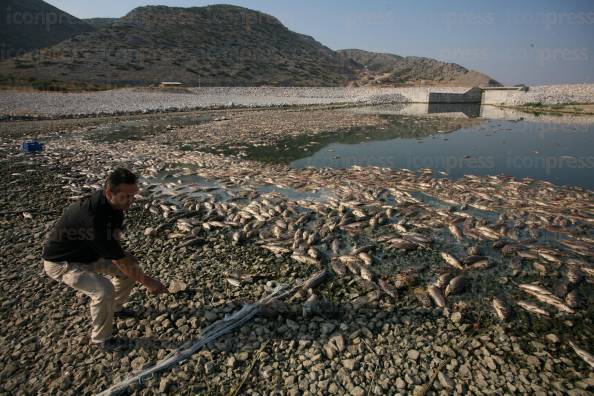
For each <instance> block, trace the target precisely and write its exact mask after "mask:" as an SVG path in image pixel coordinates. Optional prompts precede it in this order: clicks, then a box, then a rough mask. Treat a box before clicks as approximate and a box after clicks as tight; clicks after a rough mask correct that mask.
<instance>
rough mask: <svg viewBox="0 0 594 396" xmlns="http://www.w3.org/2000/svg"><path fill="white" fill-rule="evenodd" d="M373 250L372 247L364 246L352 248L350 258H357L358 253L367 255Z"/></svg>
mask: <svg viewBox="0 0 594 396" xmlns="http://www.w3.org/2000/svg"><path fill="white" fill-rule="evenodd" d="M373 248H374V245H364V246H360V247H357V248H353V250H352V251H351V256H357V255H358V254H359V253H367V252H369V251H370V250H371V249H373Z"/></svg>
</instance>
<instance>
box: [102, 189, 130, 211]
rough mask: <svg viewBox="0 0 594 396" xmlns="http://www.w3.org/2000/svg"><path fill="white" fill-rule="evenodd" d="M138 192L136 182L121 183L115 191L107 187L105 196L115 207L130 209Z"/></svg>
mask: <svg viewBox="0 0 594 396" xmlns="http://www.w3.org/2000/svg"><path fill="white" fill-rule="evenodd" d="M137 193H138V186H137V185H136V184H120V185H119V186H118V188H117V189H116V191H115V192H114V191H111V190H110V189H109V187H107V189H106V190H105V197H106V198H107V200H108V201H109V203H110V204H111V206H113V207H114V208H115V209H119V210H128V209H130V206H131V205H132V202H134V195H136V194H137Z"/></svg>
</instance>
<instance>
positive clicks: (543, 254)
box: [538, 250, 560, 263]
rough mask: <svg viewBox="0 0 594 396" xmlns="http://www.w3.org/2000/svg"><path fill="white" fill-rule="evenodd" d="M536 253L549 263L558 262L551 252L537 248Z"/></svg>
mask: <svg viewBox="0 0 594 396" xmlns="http://www.w3.org/2000/svg"><path fill="white" fill-rule="evenodd" d="M538 255H539V256H540V257H542V258H543V259H545V260H547V261H550V262H551V263H558V262H560V260H559V259H558V258H557V257H555V256H553V255H552V254H550V253H548V252H545V251H542V250H539V251H538Z"/></svg>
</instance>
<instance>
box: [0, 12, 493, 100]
mask: <svg viewBox="0 0 594 396" xmlns="http://www.w3.org/2000/svg"><path fill="white" fill-rule="evenodd" d="M5 1H9V2H10V4H11V5H12V6H13V8H12V10H11V8H10V7H9V8H8V11H6V9H4V11H3V12H14V10H17V9H18V10H21V11H22V12H24V10H30V11H28V12H30V13H37V14H39V15H43V13H44V12H50V10H54V11H51V12H54V13H60V14H59V15H63V17H62V18H58V19H59V22H60V23H58V24H56V25H52V24H50V25H51V26H49V27H50V28H51V30H50V31H49V34H48V33H46V32H44V31H40V30H39V29H42V30H43V29H44V27H43V25H41V26H38V25H33V26H27V28H26V29H25V30H23V31H19V30H18V29H16V30H15V26H9V29H7V31H8V32H9V36H8V37H9V38H10V40H9V41H8V42H9V43H12V44H10V45H13V46H17V47H18V46H21V47H22V48H24V47H23V46H25V45H29V46H30V47H28V49H37V48H39V47H40V46H46V45H49V47H48V48H44V49H43V50H40V51H35V52H32V53H28V54H25V55H23V56H20V57H16V58H12V59H9V60H7V61H5V62H2V63H0V85H2V83H3V82H4V84H5V85H8V86H10V85H11V84H13V85H14V84H17V83H20V84H29V82H30V81H35V83H34V85H38V86H48V85H49V87H50V88H51V87H52V86H55V85H58V86H59V85H60V84H61V83H60V82H67V83H68V84H70V85H74V86H82V87H83V89H85V88H84V87H89V86H95V89H103V88H104V87H110V86H121V85H153V84H157V83H159V82H161V81H165V80H167V81H180V82H183V83H184V84H185V85H190V86H197V85H201V86H263V85H270V86H297V87H298V86H344V85H351V86H378V85H379V86H398V85H412V84H439V85H461V86H474V85H498V84H499V83H497V81H495V80H493V79H491V78H490V77H489V76H486V75H484V74H482V73H480V72H477V71H471V70H468V69H466V68H464V67H462V66H460V65H457V64H454V63H445V62H440V61H437V60H435V59H431V58H421V57H412V56H407V57H402V56H398V55H394V54H382V53H374V52H368V51H362V50H355V49H351V50H341V51H333V50H331V49H330V48H327V47H325V46H323V45H322V44H320V43H319V42H317V41H316V40H315V39H314V38H312V37H310V36H306V35H303V34H299V33H295V32H292V31H291V30H289V29H288V28H287V27H285V26H284V25H283V24H282V23H281V22H280V21H279V20H278V19H276V18H275V17H273V16H271V15H267V14H264V13H261V12H258V11H253V10H249V9H247V8H242V7H236V6H229V5H213V6H207V7H193V8H177V7H165V6H147V7H139V8H136V9H134V10H133V11H131V12H130V13H129V14H127V15H126V16H124V17H123V18H119V19H118V18H91V19H88V20H84V21H81V20H79V19H76V18H74V17H72V16H70V15H68V14H66V13H62V12H61V11H59V10H57V9H56V8H55V7H52V6H50V5H49V4H47V3H44V2H43V1H41V0H22V1H19V2H17V0H5ZM56 15H58V14H56ZM3 19H4V21H6V20H7V17H5V18H3ZM40 20H41V17H40ZM8 21H10V17H8ZM62 40H63V41H62ZM57 42H58V43H57ZM48 43H49V44H48ZM56 43H57V44H56ZM52 44H53V45H52ZM21 47H19V48H21ZM51 81H55V82H51ZM46 82H50V83H49V84H48V83H46ZM100 87H103V88H100Z"/></svg>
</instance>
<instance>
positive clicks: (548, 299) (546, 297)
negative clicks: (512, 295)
mask: <svg viewBox="0 0 594 396" xmlns="http://www.w3.org/2000/svg"><path fill="white" fill-rule="evenodd" d="M524 291H525V292H526V293H528V294H530V295H532V296H534V297H536V299H538V300H539V301H541V302H543V303H545V304H549V305H552V306H554V307H555V308H557V309H558V310H560V311H563V312H567V313H570V314H574V313H575V311H574V310H573V309H571V308H570V307H568V306H567V305H565V303H564V302H563V301H562V300H561V299H560V298H559V297H556V296H554V295H553V294H540V293H536V292H534V291H532V290H524Z"/></svg>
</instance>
